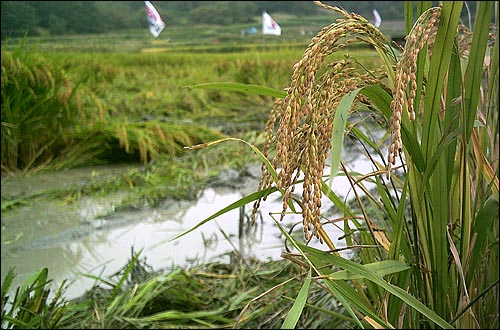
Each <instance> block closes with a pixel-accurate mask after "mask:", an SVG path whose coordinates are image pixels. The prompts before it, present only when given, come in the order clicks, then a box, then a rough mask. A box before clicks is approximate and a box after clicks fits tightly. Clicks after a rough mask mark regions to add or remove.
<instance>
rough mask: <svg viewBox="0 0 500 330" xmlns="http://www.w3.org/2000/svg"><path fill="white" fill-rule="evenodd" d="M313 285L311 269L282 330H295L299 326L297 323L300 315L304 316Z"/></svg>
mask: <svg viewBox="0 0 500 330" xmlns="http://www.w3.org/2000/svg"><path fill="white" fill-rule="evenodd" d="M310 284H311V270H310V269H309V273H307V278H306V280H305V281H304V284H303V285H302V288H300V291H299V294H298V295H297V299H295V303H294V304H293V306H292V308H291V309H290V311H289V312H288V315H287V316H286V319H285V321H284V322H283V325H282V326H281V329H294V328H295V326H296V325H297V321H298V320H299V317H300V314H302V310H303V309H304V305H305V304H306V300H307V294H308V292H309V285H310Z"/></svg>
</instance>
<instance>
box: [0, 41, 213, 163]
mask: <svg viewBox="0 0 500 330" xmlns="http://www.w3.org/2000/svg"><path fill="white" fill-rule="evenodd" d="M59 61H60V62H59ZM59 61H57V60H54V59H53V58H50V56H42V55H41V54H39V53H37V52H36V50H35V49H28V48H27V47H26V46H25V45H24V41H22V42H21V43H20V44H19V46H18V48H16V49H15V50H14V51H12V52H2V86H1V90H2V108H1V109H2V136H1V139H2V142H1V143H2V171H3V172H15V171H19V170H21V171H31V170H35V169H43V168H47V167H50V168H61V167H71V166H79V165H84V164H94V163H98V162H101V163H102V162H106V161H108V162H109V161H115V162H119V161H123V160H127V161H136V162H139V161H140V162H142V163H147V162H148V161H150V160H152V159H157V158H158V157H159V155H160V154H166V155H177V154H179V153H181V152H182V147H184V146H186V145H191V144H193V143H200V142H204V141H208V140H211V139H214V138H217V137H222V136H223V134H222V133H221V132H219V131H218V130H216V129H213V128H209V127H206V126H204V125H202V123H196V122H194V121H191V122H182V121H181V120H178V119H177V118H173V119H169V120H165V118H158V117H154V118H150V114H149V113H148V112H147V111H141V110H144V109H143V108H142V107H143V106H144V103H147V101H148V99H149V98H151V97H150V96H149V95H150V93H151V92H146V93H144V94H145V97H144V98H139V99H138V100H136V104H135V105H134V106H136V107H138V108H139V109H138V110H135V109H134V111H133V113H131V111H129V109H128V107H125V108H124V109H122V108H121V107H123V104H127V101H128V100H126V97H125V95H124V93H123V92H124V90H126V89H127V88H132V87H131V86H130V85H125V84H126V83H127V81H126V79H127V77H125V78H124V79H125V80H123V81H121V83H120V84H119V85H118V86H117V88H120V89H121V90H120V91H119V93H120V95H118V98H117V94H115V93H114V92H115V91H114V90H111V89H109V86H106V84H109V83H110V81H111V80H113V79H114V78H115V77H116V76H118V75H119V73H120V72H119V70H117V69H116V68H114V67H107V66H103V65H102V64H99V63H95V62H91V63H89V62H83V63H79V64H76V63H74V62H73V61H72V60H71V59H68V57H67V56H62V57H60V58H59ZM139 63H140V62H139ZM75 68H76V69H79V70H78V71H77V72H74V69H75ZM80 70H81V71H80ZM146 80H147V79H146ZM134 88H135V89H136V87H134Z"/></svg>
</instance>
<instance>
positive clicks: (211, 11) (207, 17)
mask: <svg viewBox="0 0 500 330" xmlns="http://www.w3.org/2000/svg"><path fill="white" fill-rule="evenodd" d="M258 14H259V12H258V7H257V6H256V5H255V4H254V3H252V1H248V2H245V1H216V2H215V3H214V4H210V5H208V4H207V5H205V6H201V7H198V8H194V9H192V10H191V11H190V13H189V20H190V22H191V23H198V24H200V23H201V24H214V25H229V24H235V23H250V22H254V16H255V15H258Z"/></svg>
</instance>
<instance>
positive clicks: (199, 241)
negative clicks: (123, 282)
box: [1, 154, 373, 298]
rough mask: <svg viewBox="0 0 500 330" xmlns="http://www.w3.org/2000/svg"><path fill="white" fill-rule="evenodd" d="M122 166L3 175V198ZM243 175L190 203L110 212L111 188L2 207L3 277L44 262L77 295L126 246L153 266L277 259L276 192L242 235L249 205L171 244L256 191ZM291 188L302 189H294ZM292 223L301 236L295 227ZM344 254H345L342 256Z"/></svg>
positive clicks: (360, 166) (344, 193)
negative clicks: (69, 200) (26, 175)
mask: <svg viewBox="0 0 500 330" xmlns="http://www.w3.org/2000/svg"><path fill="white" fill-rule="evenodd" d="M350 158H351V160H350V161H349V163H350V164H352V166H351V167H352V169H353V170H355V171H358V172H360V173H368V172H371V171H372V170H373V169H372V167H371V165H370V163H368V162H367V161H366V160H363V159H362V158H360V157H359V155H356V154H353V155H351V156H350ZM127 169H128V168H127V167H105V168H102V167H95V168H84V169H75V170H68V171H62V172H57V173H51V174H43V175H37V176H34V177H31V178H22V179H21V178H2V195H3V194H6V195H9V196H15V195H16V194H20V193H26V192H36V190H37V189H45V190H46V189H48V188H52V187H53V188H54V189H56V188H60V187H66V188H67V187H68V185H72V184H73V185H74V184H81V183H82V182H85V181H86V180H88V178H89V177H90V176H95V175H102V176H103V178H104V177H105V176H106V175H111V174H116V173H119V172H120V171H126V170H127ZM96 173H97V174H96ZM259 175H260V174H259ZM243 179H244V180H246V181H245V184H244V185H240V186H239V188H238V187H236V188H235V187H234V186H233V187H228V186H220V185H219V186H211V187H208V188H206V189H205V190H204V191H203V192H202V193H201V194H200V196H199V198H198V199H197V200H196V201H195V202H188V201H172V200H167V201H164V202H163V203H162V204H161V205H160V206H158V207H156V208H148V207H144V208H141V209H129V210H120V211H116V210H115V209H114V207H115V205H117V204H118V203H119V201H120V200H121V199H122V198H124V197H126V193H124V192H117V193H113V194H110V195H107V196H104V197H84V198H82V199H81V200H79V201H78V202H76V203H65V202H64V201H60V200H47V201H40V202H36V203H32V204H30V205H24V206H20V207H17V208H16V209H15V210H11V211H8V212H3V213H4V214H2V219H1V223H2V250H1V257H2V265H1V266H2V267H1V268H2V270H1V271H2V281H3V278H4V277H5V275H6V273H7V270H8V269H9V268H10V267H13V266H15V270H16V273H17V277H16V280H15V283H14V284H15V285H20V284H21V283H22V282H23V281H24V280H25V279H26V278H28V276H29V275H31V274H32V273H33V272H35V271H37V270H39V269H40V268H42V267H47V268H48V269H49V277H50V278H51V279H53V287H57V286H58V285H59V284H60V283H61V281H62V280H64V279H68V280H69V286H68V287H67V290H66V296H67V297H68V298H72V297H77V296H79V295H81V294H83V293H84V292H85V291H86V290H88V289H89V288H90V287H92V285H93V284H94V283H95V282H94V280H92V279H89V278H88V277H85V276H82V274H92V275H95V276H102V277H104V278H107V277H109V276H110V275H111V274H114V273H116V272H117V271H119V270H120V269H121V268H122V267H123V266H124V265H125V264H126V262H127V261H128V260H129V259H130V256H131V249H132V248H133V249H134V251H138V250H140V249H143V252H142V254H141V255H142V256H143V257H145V258H146V262H147V263H148V264H149V265H151V266H152V267H153V268H154V269H156V270H169V269H173V268H175V267H177V266H181V267H189V266H193V265H196V264H202V263H205V262H210V261H229V259H230V258H231V255H235V254H241V255H243V256H244V257H246V258H257V259H260V260H277V259H279V258H280V254H281V251H282V250H283V249H284V238H283V236H282V235H281V232H280V230H279V228H278V227H277V225H276V223H275V221H273V219H272V218H271V216H270V215H269V214H270V213H274V214H276V215H275V218H278V217H279V216H278V213H280V212H281V207H282V201H281V200H280V198H279V197H280V196H279V194H277V193H275V194H273V195H271V196H269V197H268V199H267V201H265V202H263V203H262V205H261V208H260V214H261V215H262V217H261V218H259V219H258V221H257V222H256V224H255V225H254V226H253V227H247V228H246V233H245V234H244V235H242V237H239V236H240V235H239V220H240V219H245V218H247V216H248V215H249V214H250V212H251V207H252V205H251V204H249V205H246V207H245V208H244V209H235V210H232V211H230V212H228V213H225V214H223V215H222V216H219V217H218V218H216V219H215V220H213V221H210V222H208V223H206V224H204V225H203V226H201V227H199V228H198V229H196V230H195V231H193V232H191V233H189V234H187V235H185V236H183V237H181V238H179V239H177V240H173V241H172V238H174V237H175V236H177V235H179V234H180V233H182V232H184V231H186V230H188V229H190V228H192V227H193V226H195V225H196V224H198V223H199V222H200V221H202V220H204V219H206V218H207V217H209V216H210V215H212V214H214V213H216V212H218V211H219V210H221V209H223V208H225V207H226V206H228V205H230V204H231V203H233V202H235V201H237V200H238V199H240V198H242V197H243V196H246V195H247V194H249V193H251V192H253V191H255V189H256V188H257V184H258V175H254V176H246V177H245V178H236V177H235V178H234V180H243ZM349 187H350V186H349V184H348V182H347V180H346V179H345V178H343V177H337V178H336V179H335V185H334V190H335V191H336V192H337V193H338V194H339V196H340V197H341V198H347V197H348V194H349ZM297 188H299V187H297ZM296 192H297V193H298V194H300V193H301V191H300V189H298V190H297V191H296ZM323 205H325V210H324V211H325V212H329V210H328V208H329V207H330V206H331V204H330V202H329V201H328V200H324V203H323ZM299 221H300V216H296V215H289V216H287V217H285V220H284V221H283V222H282V223H280V225H282V226H283V227H285V228H287V229H288V228H290V227H291V226H292V225H293V224H295V223H297V222H299ZM296 228H297V229H296V231H297V232H299V233H300V232H301V230H302V227H301V226H297V227H296ZM328 233H329V235H330V236H331V237H332V238H333V239H334V240H335V239H338V238H339V237H340V236H341V235H343V233H342V231H341V230H340V229H335V228H334V227H330V229H329V232H328ZM336 245H337V247H342V246H343V242H342V240H338V241H337V242H336ZM322 248H325V247H322ZM349 253H350V252H345V255H346V256H348V255H349Z"/></svg>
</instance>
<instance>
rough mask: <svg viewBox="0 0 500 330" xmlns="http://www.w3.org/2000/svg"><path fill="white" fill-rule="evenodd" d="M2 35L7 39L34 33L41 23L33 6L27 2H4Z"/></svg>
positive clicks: (2, 7)
mask: <svg viewBox="0 0 500 330" xmlns="http://www.w3.org/2000/svg"><path fill="white" fill-rule="evenodd" d="M1 9H2V13H1V19H2V22H1V27H2V30H1V35H2V39H5V38H7V37H20V36H23V35H24V34H25V33H27V32H28V34H29V33H30V32H31V34H33V33H34V31H35V28H36V27H37V26H38V24H39V22H40V17H39V16H38V15H37V12H36V10H35V8H33V6H31V5H30V4H29V3H27V2H26V1H2V6H1Z"/></svg>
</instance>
